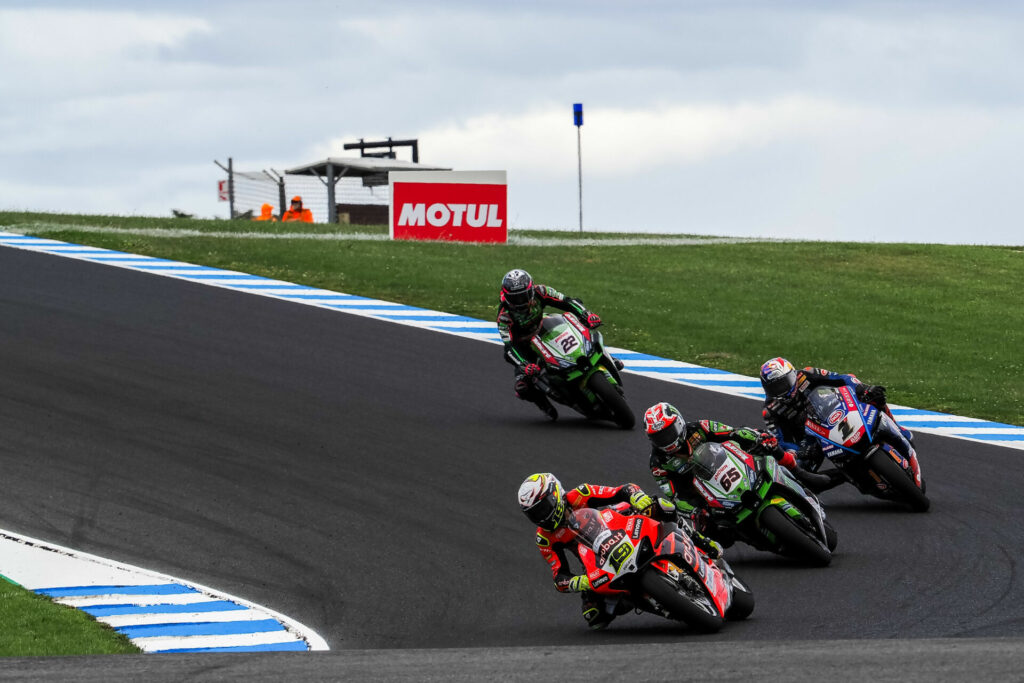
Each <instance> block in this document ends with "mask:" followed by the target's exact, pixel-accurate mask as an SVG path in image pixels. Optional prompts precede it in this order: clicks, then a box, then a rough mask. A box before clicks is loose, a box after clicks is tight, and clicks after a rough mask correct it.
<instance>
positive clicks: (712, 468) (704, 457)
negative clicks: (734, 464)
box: [692, 443, 729, 479]
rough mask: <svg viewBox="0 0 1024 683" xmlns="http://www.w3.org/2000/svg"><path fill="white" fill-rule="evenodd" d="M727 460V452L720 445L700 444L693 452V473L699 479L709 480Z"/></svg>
mask: <svg viewBox="0 0 1024 683" xmlns="http://www.w3.org/2000/svg"><path fill="white" fill-rule="evenodd" d="M728 459H729V452H728V451H727V450H725V447H724V446H722V444H718V443H702V444H701V445H700V446H697V450H695V451H694V452H693V461H692V462H693V473H694V474H695V475H697V476H698V477H700V478H701V479H711V477H713V476H714V475H715V472H717V471H718V469H719V468H720V467H721V466H722V465H724V464H725V463H726V461H727V460H728Z"/></svg>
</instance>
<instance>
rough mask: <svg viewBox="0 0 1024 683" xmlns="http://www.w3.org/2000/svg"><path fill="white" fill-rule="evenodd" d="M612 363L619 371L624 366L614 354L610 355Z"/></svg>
mask: <svg viewBox="0 0 1024 683" xmlns="http://www.w3.org/2000/svg"><path fill="white" fill-rule="evenodd" d="M612 363H613V364H614V365H615V369H616V370H619V371H621V370H622V368H624V367H626V364H625V363H623V362H622V361H621V360H619V359H618V358H616V357H615V356H612Z"/></svg>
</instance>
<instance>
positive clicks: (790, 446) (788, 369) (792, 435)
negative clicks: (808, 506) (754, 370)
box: [761, 358, 914, 483]
mask: <svg viewBox="0 0 1024 683" xmlns="http://www.w3.org/2000/svg"><path fill="white" fill-rule="evenodd" d="M761 386H762V387H763V388H764V395H765V398H764V407H763V409H762V412H761V414H762V416H763V418H764V423H765V427H766V428H767V429H768V431H769V432H771V433H772V434H774V435H775V436H776V438H778V440H779V443H780V444H781V445H782V447H783V448H784V449H786V451H787V452H793V453H794V454H795V456H796V459H797V462H799V463H800V466H801V467H806V468H808V469H810V470H812V471H817V469H818V467H820V466H821V461H822V458H823V457H824V453H823V452H822V450H821V445H820V444H819V442H818V440H817V439H812V438H810V437H809V436H808V435H807V434H806V432H805V430H804V422H805V420H806V419H807V408H808V403H807V395H808V394H809V393H810V392H811V391H813V390H814V389H815V388H816V387H820V386H829V387H841V386H848V387H850V388H851V389H853V390H854V393H856V395H857V399H858V400H860V401H862V402H864V403H869V404H871V405H873V406H875V407H876V408H878V409H879V410H880V411H882V412H884V413H886V414H887V415H888V416H889V417H893V415H892V411H891V410H890V409H889V404H888V403H887V402H886V392H885V387H884V386H882V385H879V384H864V383H862V382H861V381H860V380H859V379H857V376H856V375H843V374H840V373H838V372H831V371H829V370H825V369H824V368H814V367H806V368H804V369H803V370H797V369H796V368H794V367H793V364H792V363H790V362H789V361H788V360H786V359H785V358H772V359H771V360H769V361H765V363H764V365H762V366H761ZM893 422H894V423H895V422H896V419H895V418H893ZM896 426H897V427H899V430H900V434H901V435H902V436H903V438H904V439H906V440H907V443H908V444H912V443H913V440H914V435H913V434H912V433H911V432H910V430H908V429H904V428H903V427H900V426H899V424H898V423H897V425H896ZM841 481H842V479H838V480H837V481H836V483H840V482H841Z"/></svg>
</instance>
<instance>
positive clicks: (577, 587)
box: [569, 574, 590, 593]
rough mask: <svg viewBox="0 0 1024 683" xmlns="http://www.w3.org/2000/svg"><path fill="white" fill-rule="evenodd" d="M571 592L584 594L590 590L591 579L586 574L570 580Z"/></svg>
mask: <svg viewBox="0 0 1024 683" xmlns="http://www.w3.org/2000/svg"><path fill="white" fill-rule="evenodd" d="M569 590H570V591H572V592H573V593H582V592H583V591H588V590H590V579H589V578H587V575H586V574H580V575H579V576H574V577H572V578H571V579H569Z"/></svg>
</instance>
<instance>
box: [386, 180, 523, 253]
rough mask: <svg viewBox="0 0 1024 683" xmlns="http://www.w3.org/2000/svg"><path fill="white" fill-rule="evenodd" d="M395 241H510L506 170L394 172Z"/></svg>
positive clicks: (392, 211)
mask: <svg viewBox="0 0 1024 683" xmlns="http://www.w3.org/2000/svg"><path fill="white" fill-rule="evenodd" d="M388 177H389V182H390V185H391V206H390V217H389V223H390V226H391V239H396V240H447V241H452V242H505V241H507V240H508V186H507V184H506V182H505V171H392V172H391V173H389V174H388Z"/></svg>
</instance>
